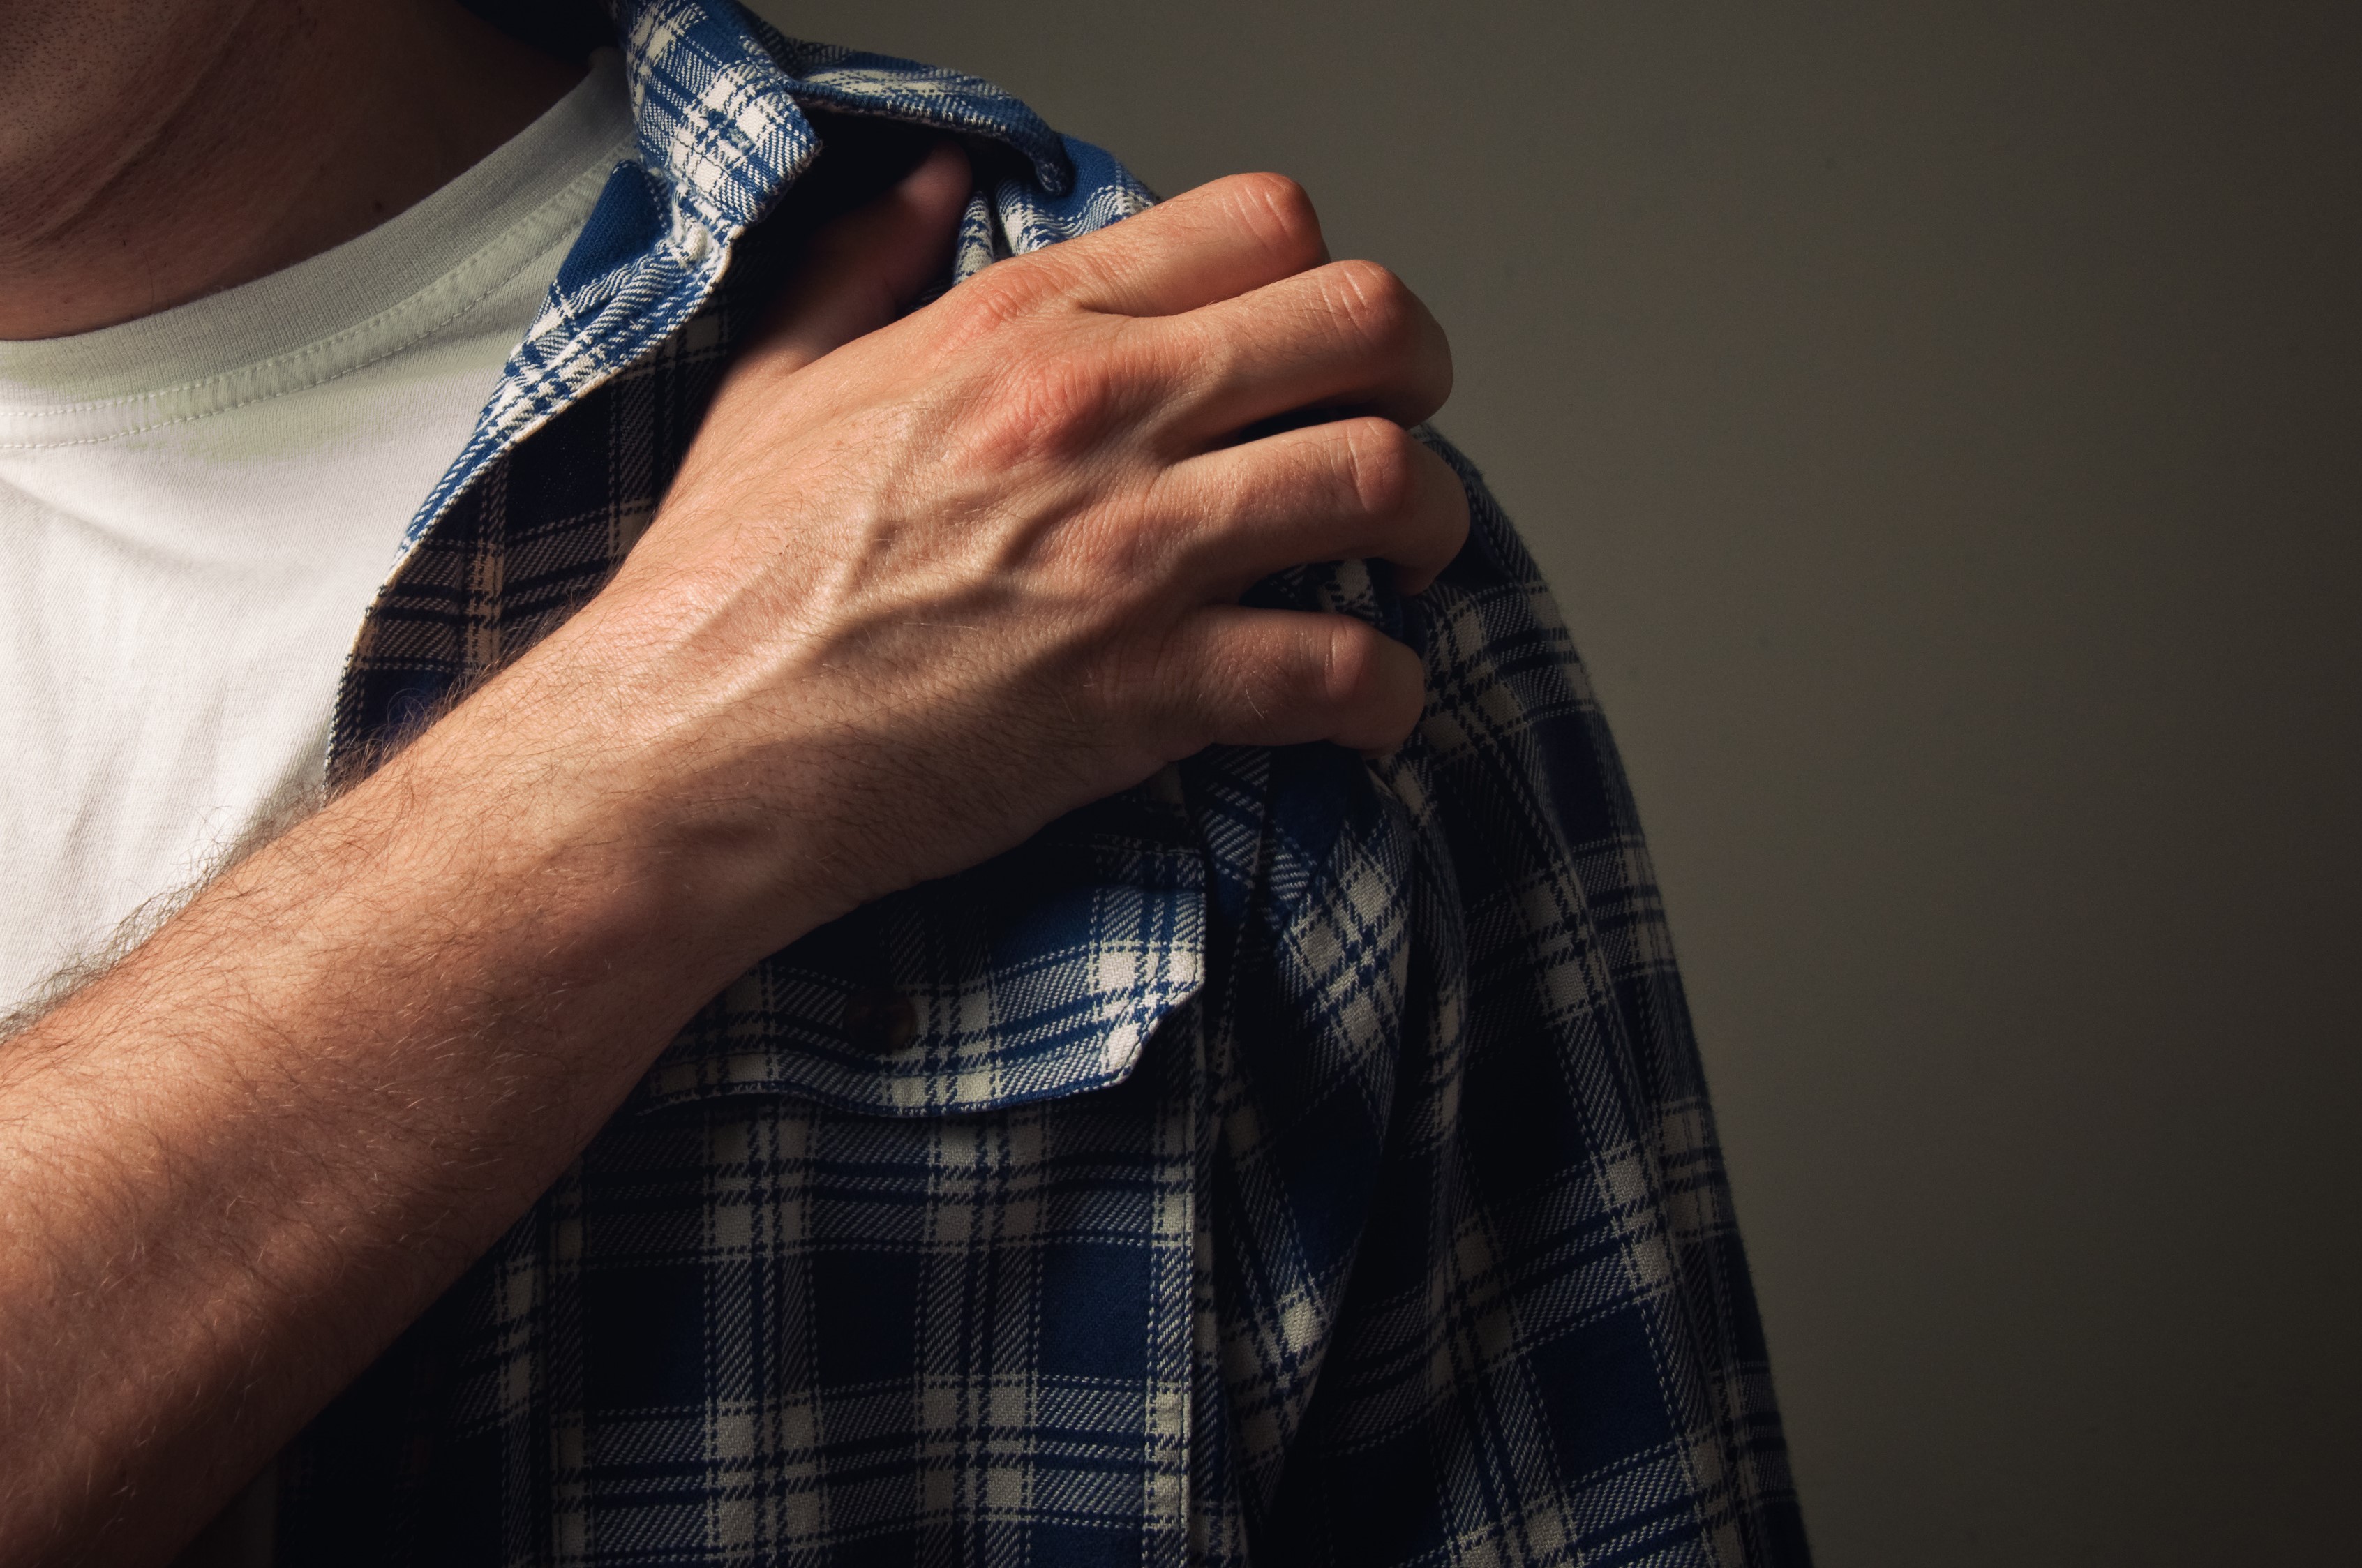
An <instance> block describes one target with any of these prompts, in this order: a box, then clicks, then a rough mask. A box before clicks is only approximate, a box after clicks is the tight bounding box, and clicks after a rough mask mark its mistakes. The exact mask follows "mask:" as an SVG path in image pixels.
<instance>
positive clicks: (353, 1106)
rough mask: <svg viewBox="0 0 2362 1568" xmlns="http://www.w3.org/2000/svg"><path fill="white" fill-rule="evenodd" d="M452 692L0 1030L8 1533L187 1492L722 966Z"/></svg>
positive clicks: (358, 1356) (273, 1424) (520, 1172)
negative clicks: (448, 708)
mask: <svg viewBox="0 0 2362 1568" xmlns="http://www.w3.org/2000/svg"><path fill="white" fill-rule="evenodd" d="M503 695H504V693H503V692H502V691H501V690H499V689H498V688H496V689H495V690H491V691H488V692H486V693H484V694H483V696H482V697H481V698H480V700H479V704H478V705H482V704H484V703H486V702H487V701H490V702H491V704H492V705H493V706H494V707H497V705H498V703H499V701H500V699H501V698H502V696H503ZM478 705H471V706H478ZM461 716H462V717H463V718H467V717H478V720H479V722H478V723H475V724H474V725H473V726H472V727H471V726H469V725H467V724H461V725H458V726H456V727H449V726H447V728H446V729H445V730H443V731H438V732H435V733H431V734H430V735H429V737H428V739H427V741H426V742H422V743H421V745H420V746H418V747H415V748H414V750H413V753H412V754H410V755H409V756H404V757H403V758H402V759H400V760H398V761H397V762H396V763H395V764H394V765H393V767H391V768H389V769H388V770H387V771H386V772H385V773H382V774H381V775H380V776H378V777H377V778H373V779H371V780H370V781H369V782H367V783H365V784H364V785H362V786H361V787H360V788H359V789H358V790H354V791H353V792H352V793H351V794H349V795H348V796H346V797H345V798H344V799H342V800H340V801H337V802H336V803H335V804H334V805H332V806H331V807H329V808H328V809H327V810H326V811H324V812H321V813H320V814H319V815H317V816H315V817H314V818H313V819H311V820H310V821H307V822H305V823H302V824H301V825H299V826H298V827H296V828H295V829H294V830H293V831H292V832H291V833H289V834H287V835H285V836H284V837H283V838H282V839H281V840H280V841H279V842H278V843H276V844H275V845H272V846H270V848H269V849H267V850H265V851H264V852H262V853H261V854H259V855H258V856H254V857H253V858H251V859H249V860H248V861H247V862H246V863H244V864H243V865H241V866H240V867H237V868H236V869H234V870H233V871H232V872H231V873H230V874H229V875H227V876H226V877H225V878H223V879H222V880H221V881H220V882H218V883H217V884H215V886H213V887H211V888H209V889H206V890H205V891H204V893H202V894H201V895H200V896H199V897H198V898H197V899H196V900H193V903H192V904H191V905H190V906H189V908H188V909H187V910H186V911H183V912H182V914H181V915H180V916H179V917H178V918H177V919H175V920H173V921H172V922H170V923H169V924H167V925H166V926H165V927H164V928H163V929H162V930H161V931H160V932H159V933H157V934H156V936H155V937H153V938H152V939H151V940H150V941H149V942H148V943H147V944H144V945H143V946H141V947H140V948H139V949H138V950H137V951H136V952H134V953H133V954H132V955H130V956H129V957H128V958H127V960H126V961H125V962H124V963H123V964H121V965H120V966H117V967H116V969H115V970H114V971H112V972H111V973H109V974H108V975H106V976H105V977H103V978H102V979H100V980H98V981H97V982H95V983H94V984H93V985H91V986H90V987H88V988H85V989H84V990H83V991H82V992H81V993H79V994H78V995H76V996H74V997H73V998H72V999H70V1000H68V1001H67V1002H66V1003H65V1004H64V1005H62V1006H61V1007H60V1008H58V1009H57V1010H55V1011H53V1012H51V1013H50V1015H49V1016H47V1017H46V1018H44V1019H42V1020H41V1021H39V1022H38V1023H37V1024H35V1025H34V1026H33V1027H32V1028H31V1029H29V1030H28V1031H27V1032H25V1033H23V1034H21V1035H19V1036H17V1038H15V1039H14V1040H12V1041H9V1042H7V1043H6V1044H5V1045H0V1390H5V1401H6V1404H5V1414H0V1560H5V1561H7V1562H17V1561H20V1560H23V1561H41V1560H43V1558H44V1557H45V1555H47V1553H48V1552H49V1551H51V1550H57V1549H61V1548H62V1546H63V1544H64V1543H67V1542H72V1543H76V1544H77V1545H78V1546H80V1547H83V1548H84V1549H86V1548H87V1547H88V1545H89V1543H90V1542H92V1541H93V1540H94V1539H96V1538H97V1537H98V1532H99V1531H100V1530H101V1529H103V1528H105V1527H106V1525H107V1523H108V1521H109V1520H110V1519H112V1520H114V1521H116V1522H115V1531H116V1533H110V1534H108V1535H107V1536H106V1537H105V1540H106V1545H105V1547H104V1548H103V1549H102V1551H101V1555H102V1556H103V1557H104V1559H105V1561H109V1562H115V1561H137V1560H139V1559H140V1558H141V1557H143V1556H144V1555H146V1553H143V1551H141V1550H140V1545H141V1543H143V1542H148V1541H151V1540H152V1541H156V1542H159V1543H165V1544H169V1543H170V1542H171V1540H176V1539H177V1538H178V1537H179V1536H180V1535H182V1534H183V1533H185V1530H186V1529H188V1528H190V1527H192V1526H193V1524H195V1523H196V1522H199V1521H201V1520H202V1518H204V1517H205V1515H206V1514H207V1513H208V1512H209V1511H210V1510H211V1509H212V1508H213V1507H215V1506H217V1505H218V1503H219V1502H220V1501H221V1499H222V1498H223V1497H224V1496H226V1495H227V1494H228V1492H229V1491H231V1490H232V1489H234V1488H235V1487H236V1486H237V1485H238V1484H239V1483H240V1482H241V1481H242V1480H243V1478H244V1477H245V1476H246V1475H247V1474H250V1473H251V1472H252V1470H253V1469H254V1468H255V1467H256V1466H258V1465H259V1464H260V1463H262V1462H263V1461H264V1460H265V1459H266V1458H267V1457H268V1456H269V1455H270V1452H273V1451H274V1450H275V1448H276V1447H277V1445H278V1444H280V1443H281V1441H284V1440H285V1438H286V1437H287V1436H289V1435H290V1434H291V1433H292V1431H293V1430H295V1429H296V1428H297V1427H299V1426H300V1425H301V1424H302V1422H303V1421H304V1419H307V1418H308V1417H309V1415H310V1414H311V1412H312V1411H313V1410H314V1409H315V1408H317V1407H318V1406H319V1405H320V1404H321V1403H322V1402H324V1401H325V1400H326V1398H328V1397H330V1396H331V1395H333V1394H334V1393H335V1392H336V1390H337V1388H339V1387H340V1386H343V1385H344V1384H345V1383H346V1382H348V1381H349V1380H350V1378H351V1377H352V1376H353V1375H355V1374H356V1373H357V1372H358V1371H359V1369H360V1368H361V1367H362V1366H364V1365H365V1364H367V1362H368V1361H369V1360H370V1358H371V1357H372V1356H373V1355H374V1354H375V1353H377V1352H378V1351H379V1350H380V1349H381V1347H382V1346H383V1345H384V1344H385V1343H386V1342H389V1341H390V1340H391V1339H392V1337H393V1335H395V1334H396V1333H397V1332H399V1331H400V1330H401V1329H402V1328H403V1326H404V1325H405V1324H407V1323H408V1322H409V1321H410V1320H413V1319H414V1318H415V1317H416V1316H417V1314H418V1313H419V1312H420V1311H422V1310H424V1309H425V1307H426V1306H427V1305H428V1304H429V1303H430V1302H431V1301H432V1300H433V1299H434V1297H436V1295H437V1294H438V1293H439V1292H440V1291H441V1290H442V1289H443V1288H444V1287H445V1286H447V1284H448V1283H449V1282H450V1281H451V1280H452V1279H453V1278H454V1277H456V1276H457V1275H458V1273H459V1272H460V1271H461V1270H462V1269H463V1268H464V1267H465V1266H466V1265H467V1264H468V1263H469V1261H470V1260H471V1259H472V1258H473V1257H475V1256H476V1255H478V1254H479V1253H481V1252H482V1251H483V1249H484V1248H485V1247H487V1246H488V1245H489V1244H490V1243H491V1242H492V1241H493V1240H494V1239H495V1238H497V1236H498V1235H499V1234H500V1232H501V1231H502V1230H503V1229H504V1228H505V1227H506V1226H507V1225H508V1224H509V1223H510V1222H511V1221H512V1220H513V1219H514V1218H515V1217H516V1215H518V1214H519V1213H521V1212H523V1211H524V1209H525V1208H526V1207H527V1206H528V1205H529V1204H530V1203H531V1202H532V1200H533V1199H534V1198H535V1197H536V1196H537V1195H538V1194H539V1193H540V1192H541V1191H542V1190H543V1189H544V1188H545V1187H546V1186H547V1184H548V1182H549V1181H550V1180H551V1179H552V1178H553V1177H554V1176H556V1174H557V1172H558V1171H559V1170H561V1169H562V1168H563V1167H564V1165H565V1164H566V1163H567V1161H568V1160H569V1159H570V1158H571V1157H572V1156H573V1154H575V1153H576V1152H577V1151H578V1150H579V1148H580V1147H581V1146H582V1144H583V1143H587V1142H588V1141H589V1139H590V1136H591V1135H592V1133H593V1132H595V1131H596V1129H597V1128H598V1126H599V1125H600V1124H601V1123H602V1121H603V1120H604V1119H605V1117H606V1116H607V1115H608V1114H609V1112H610V1111H611V1110H613V1107H614V1105H615V1104H616V1103H617V1102H618V1101H619V1100H620V1099H622V1098H623V1097H624V1094H625V1093H627V1092H628V1091H629V1089H630V1088H631V1086H632V1084H633V1083H634V1082H635V1080H636V1079H637V1077H639V1075H640V1074H641V1073H642V1072H643V1071H644V1070H645V1069H646V1066H647V1064H648V1062H649V1061H650V1060H651V1059H653V1057H654V1056H655V1055H656V1054H657V1052H658V1051H659V1050H660V1049H661V1048H662V1046H663V1044H664V1043H665V1042H666V1041H667V1040H668V1038H669V1037H670V1035H671V1034H672V1033H673V1032H675V1031H676V1030H677V1029H678V1028H679V1024H680V1023H681V1022H682V1021H684V1020H685V1019H686V1018H687V1017H688V1016H689V1014H690V1012H691V1011H693V1010H694V1009H695V1008H696V1007H697V1006H698V1005H699V1004H700V1003H701V1001H702V1000H703V999H705V997H706V996H708V995H710V994H711V993H712V990H713V989H715V988H718V987H719V986H720V985H722V984H723V983H724V982H725V981H726V980H727V978H728V977H729V975H728V972H725V971H724V966H728V965H731V964H734V963H738V964H741V965H742V966H743V961H744V958H745V955H739V954H737V953H735V952H734V951H733V949H734V946H735V945H736V944H734V943H733V942H731V941H730V940H728V937H727V933H723V932H720V931H717V930H712V929H708V928H707V927H706V925H705V924H704V923H702V922H701V918H700V914H701V911H699V909H698V908H697V907H696V900H695V899H694V898H693V897H692V896H691V894H690V889H688V887H687V883H688V881H689V878H687V876H686V875H685V874H684V873H683V871H682V868H681V867H679V866H678V865H677V864H674V863H672V862H669V861H668V860H667V859H666V858H665V857H664V856H662V855H661V854H660V853H659V852H658V851H657V849H655V848H654V847H652V846H653V845H654V844H655V842H656V841H655V840H654V838H653V837H652V836H651V835H649V834H645V833H642V832H640V831H638V824H636V823H634V822H632V821H631V820H630V819H629V817H628V815H627V814H623V813H616V812H603V813H602V812H601V811H600V809H599V807H598V804H597V801H596V798H595V797H592V796H587V795H585V794H584V793H583V792H582V791H580V790H575V791H573V792H571V793H568V792H566V791H561V790H555V789H551V788H546V787H542V786H543V785H546V782H547V781H546V780H538V779H536V778H535V777H534V771H533V769H532V768H531V767H529V766H523V765H520V764H519V763H518V762H517V761H515V760H514V759H512V760H511V761H509V762H507V763H503V762H502V760H501V759H500V758H499V757H498V756H484V755H481V753H482V752H483V751H484V750H485V749H486V747H485V742H486V741H487V739H488V737H490V736H491V735H495V734H507V735H510V736H513V735H515V734H516V733H517V731H516V727H515V725H514V723H502V722H500V720H499V716H498V714H497V713H493V714H491V715H489V717H490V718H491V723H486V722H484V720H483V716H479V715H469V713H468V712H467V711H465V710H463V712H462V715H461ZM471 736H472V737H473V738H474V740H475V741H476V742H477V748H476V749H477V750H478V752H479V754H480V755H478V756H476V757H475V758H473V759H472V761H473V766H472V767H465V768H463V767H458V761H459V756H458V754H459V753H461V752H462V751H463V750H465V749H466V743H467V742H468V741H469V738H470V737H471ZM430 743H431V744H430ZM790 934H792V932H790Z"/></svg>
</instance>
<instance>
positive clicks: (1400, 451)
mask: <svg viewBox="0 0 2362 1568" xmlns="http://www.w3.org/2000/svg"><path fill="white" fill-rule="evenodd" d="M1338 428H1339V430H1340V432H1341V434H1342V436H1343V437H1344V442H1345V464H1346V473H1347V477H1348V479H1349V480H1350V482H1351V484H1352V494H1353V500H1354V502H1355V504H1356V505H1357V506H1359V507H1360V509H1361V510H1362V512H1363V513H1366V514H1368V515H1371V516H1387V515H1391V514H1393V513H1399V512H1403V511H1406V510H1407V509H1408V508H1409V506H1410V504H1411V502H1412V501H1413V500H1414V499H1415V497H1416V496H1417V494H1418V484H1419V471H1418V458H1419V450H1420V448H1419V446H1418V442H1416V441H1414V440H1412V439H1411V436H1410V433H1409V432H1408V431H1407V430H1405V429H1404V428H1403V427H1402V426H1401V425H1396V424H1395V423H1394V422H1393V421H1392V420H1388V419H1381V418H1378V417H1377V416H1375V415H1368V416H1365V417H1363V418H1359V419H1349V420H1345V421H1343V422H1342V423H1341V425H1339V427H1338Z"/></svg>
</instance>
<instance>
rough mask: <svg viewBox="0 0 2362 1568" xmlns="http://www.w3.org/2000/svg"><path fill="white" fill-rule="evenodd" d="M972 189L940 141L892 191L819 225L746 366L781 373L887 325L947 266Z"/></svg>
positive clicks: (954, 146) (948, 145) (951, 149)
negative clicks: (757, 365)
mask: <svg viewBox="0 0 2362 1568" xmlns="http://www.w3.org/2000/svg"><path fill="white" fill-rule="evenodd" d="M971 183H972V177H971V175H970V172H969V170H968V162H967V154H966V153H965V152H962V151H961V150H960V149H959V144H958V143H956V142H954V141H949V140H945V141H941V142H938V143H936V144H935V146H934V148H933V149H932V150H931V151H930V152H928V154H927V156H926V157H925V158H923V159H922V160H920V162H919V166H918V167H917V168H915V169H913V170H911V172H909V173H908V174H905V175H904V176H903V177H902V178H901V180H900V182H898V183H897V184H896V185H895V186H894V188H893V189H891V190H889V191H888V192H887V193H885V194H884V195H882V196H879V197H877V199H876V200H874V201H872V202H870V203H869V204H867V205H866V206H863V207H858V208H855V210H854V211H852V212H849V213H847V214H845V215H844V216H843V217H840V218H836V219H834V220H833V221H831V222H830V223H828V224H827V225H825V226H822V228H821V230H820V231H819V232H818V233H816V234H814V235H813V236H812V238H811V245H810V246H809V248H807V249H806V250H805V252H804V259H803V261H802V263H801V264H800V266H799V267H798V268H797V269H796V271H795V273H794V275H793V276H792V277H791V278H790V279H789V282H788V286H787V290H786V292H785V293H783V294H781V296H780V298H779V302H778V304H777V305H775V306H773V307H772V310H771V314H770V316H769V317H768V319H767V320H766V321H765V323H764V324H763V327H762V330H761V331H760V332H758V333H757V334H756V337H755V341H754V342H753V343H752V344H751V345H750V346H749V347H748V348H747V358H748V359H759V360H760V361H761V363H762V367H763V370H764V371H765V373H767V374H785V373H787V372H789V371H793V370H801V369H802V368H803V367H804V366H806V365H809V364H811V362H812V361H813V360H815V359H819V358H820V357H821V356H822V355H823V354H826V353H827V352H829V351H830V350H831V349H833V348H840V347H842V346H843V345H844V344H847V343H850V342H852V341H853V340H854V339H855V338H856V337H863V336H866V334H868V333H872V332H875V331H877V329H878V328H879V327H881V326H886V325H887V324H888V323H889V322H890V321H892V320H893V319H894V318H895V317H896V316H897V315H900V314H901V311H902V308H903V307H904V306H905V305H907V304H910V303H911V300H913V299H915V298H917V297H918V294H919V291H920V290H922V289H923V288H925V287H926V286H927V284H928V283H929V282H932V281H933V279H934V277H935V276H936V274H937V273H939V272H941V271H943V269H944V265H945V263H946V262H947V261H948V260H949V259H950V257H951V248H952V239H953V237H954V236H955V234H956V233H957V232H958V229H959V218H960V213H961V211H962V209H964V208H965V207H966V204H967V195H968V191H969V189H970V188H971Z"/></svg>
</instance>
